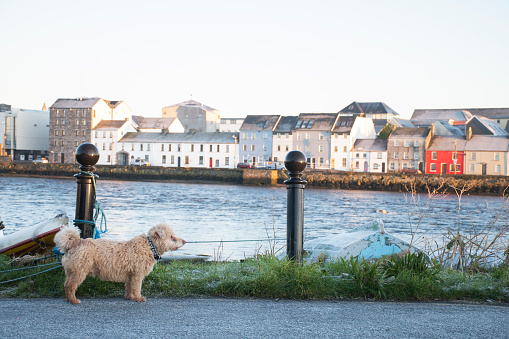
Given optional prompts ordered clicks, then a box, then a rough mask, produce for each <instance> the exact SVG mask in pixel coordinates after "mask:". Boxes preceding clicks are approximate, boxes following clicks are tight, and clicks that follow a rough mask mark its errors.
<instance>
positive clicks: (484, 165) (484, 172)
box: [482, 164, 487, 175]
mask: <svg viewBox="0 0 509 339" xmlns="http://www.w3.org/2000/svg"><path fill="white" fill-rule="evenodd" d="M486 167H487V165H486V164H482V175H486Z"/></svg>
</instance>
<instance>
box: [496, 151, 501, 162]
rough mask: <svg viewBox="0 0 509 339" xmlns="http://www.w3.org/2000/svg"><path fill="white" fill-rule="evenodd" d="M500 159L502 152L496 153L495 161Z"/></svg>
mask: <svg viewBox="0 0 509 339" xmlns="http://www.w3.org/2000/svg"><path fill="white" fill-rule="evenodd" d="M498 160H500V153H495V161H498Z"/></svg>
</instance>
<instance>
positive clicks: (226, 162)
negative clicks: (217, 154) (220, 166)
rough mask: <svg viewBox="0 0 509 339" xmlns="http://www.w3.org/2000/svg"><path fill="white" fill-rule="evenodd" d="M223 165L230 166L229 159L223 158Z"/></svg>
mask: <svg viewBox="0 0 509 339" xmlns="http://www.w3.org/2000/svg"><path fill="white" fill-rule="evenodd" d="M224 165H225V166H230V158H229V157H225V158H224Z"/></svg>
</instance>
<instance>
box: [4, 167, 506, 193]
mask: <svg viewBox="0 0 509 339" xmlns="http://www.w3.org/2000/svg"><path fill="white" fill-rule="evenodd" d="M78 172H79V165H78V164H34V163H28V162H6V163H2V162H0V175H4V176H9V175H22V176H42V177H67V178H73V176H74V174H76V173H78ZM94 173H96V174H98V175H99V177H100V178H101V179H114V180H151V181H189V182H214V183H225V184H243V185H265V186H274V185H284V181H285V180H287V179H288V178H289V177H288V175H287V173H286V172H285V171H284V170H260V169H216V168H184V167H180V168H174V167H157V166H149V167H139V166H103V165H101V166H99V165H98V166H96V169H95V171H94ZM303 179H304V180H307V182H308V183H307V185H306V187H309V188H311V187H312V188H333V189H334V188H336V189H359V190H373V191H394V192H412V191H414V192H419V193H428V192H429V191H433V190H435V189H436V190H438V191H439V192H441V193H454V192H455V191H454V189H453V188H452V187H456V188H457V189H462V188H463V187H466V186H469V187H470V188H469V190H468V194H490V195H501V194H509V188H508V186H509V177H503V176H500V177H498V176H482V177H481V176H450V175H449V176H437V175H423V174H417V175H402V174H398V173H351V172H338V171H316V170H305V171H304V175H303Z"/></svg>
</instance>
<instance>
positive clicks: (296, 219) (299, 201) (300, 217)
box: [285, 151, 307, 263]
mask: <svg viewBox="0 0 509 339" xmlns="http://www.w3.org/2000/svg"><path fill="white" fill-rule="evenodd" d="M306 165H307V162H306V156H305V155H304V153H302V152H300V151H291V152H289V153H288V154H287V155H286V158H285V167H286V169H287V170H288V172H289V173H288V175H289V176H290V179H288V180H286V181H285V184H286V185H287V187H286V189H287V191H286V192H287V200H288V201H287V222H286V255H287V257H288V258H289V259H290V260H294V261H296V262H298V263H302V252H303V243H304V236H303V234H304V186H306V184H307V181H306V180H304V179H302V178H301V177H302V173H303V171H304V169H305V168H306Z"/></svg>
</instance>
